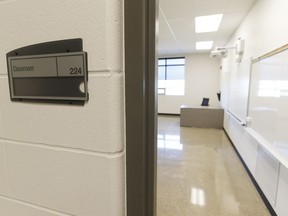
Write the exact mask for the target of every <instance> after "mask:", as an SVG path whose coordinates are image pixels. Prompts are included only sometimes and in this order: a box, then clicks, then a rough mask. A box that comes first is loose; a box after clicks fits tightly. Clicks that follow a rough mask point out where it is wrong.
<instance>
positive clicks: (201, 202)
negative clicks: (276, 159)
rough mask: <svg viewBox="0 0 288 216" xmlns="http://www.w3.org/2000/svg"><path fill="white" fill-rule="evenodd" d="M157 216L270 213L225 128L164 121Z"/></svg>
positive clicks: (176, 119)
mask: <svg viewBox="0 0 288 216" xmlns="http://www.w3.org/2000/svg"><path fill="white" fill-rule="evenodd" d="M157 186H158V189H157V192H158V195H157V216H191V215H197V216H198V215H199V216H202V215H203V216H210V215H211V216H218V215H219V216H226V215H227V216H228V215H229V216H234V215H235V216H236V215H243V216H246V215H253V216H254V215H255V216H258V215H259V216H260V215H261V216H265V215H270V214H269V212H268V211H267V209H266V207H265V205H264V204H263V201H262V200H261V198H260V196H259V194H258V192H257V191H256V189H255V188H254V186H253V184H252V182H251V180H250V179H249V177H248V175H247V173H246V171H245V170H244V168H243V166H242V164H241V163H240V161H239V159H238V157H237V156H236V154H235V152H234V150H233V148H232V146H231V144H230V142H229V140H228V138H227V137H226V135H225V133H224V132H223V131H222V130H217V129H200V128H187V127H182V128H180V126H179V117H171V116H170V117H164V116H160V117H159V123H158V185H157Z"/></svg>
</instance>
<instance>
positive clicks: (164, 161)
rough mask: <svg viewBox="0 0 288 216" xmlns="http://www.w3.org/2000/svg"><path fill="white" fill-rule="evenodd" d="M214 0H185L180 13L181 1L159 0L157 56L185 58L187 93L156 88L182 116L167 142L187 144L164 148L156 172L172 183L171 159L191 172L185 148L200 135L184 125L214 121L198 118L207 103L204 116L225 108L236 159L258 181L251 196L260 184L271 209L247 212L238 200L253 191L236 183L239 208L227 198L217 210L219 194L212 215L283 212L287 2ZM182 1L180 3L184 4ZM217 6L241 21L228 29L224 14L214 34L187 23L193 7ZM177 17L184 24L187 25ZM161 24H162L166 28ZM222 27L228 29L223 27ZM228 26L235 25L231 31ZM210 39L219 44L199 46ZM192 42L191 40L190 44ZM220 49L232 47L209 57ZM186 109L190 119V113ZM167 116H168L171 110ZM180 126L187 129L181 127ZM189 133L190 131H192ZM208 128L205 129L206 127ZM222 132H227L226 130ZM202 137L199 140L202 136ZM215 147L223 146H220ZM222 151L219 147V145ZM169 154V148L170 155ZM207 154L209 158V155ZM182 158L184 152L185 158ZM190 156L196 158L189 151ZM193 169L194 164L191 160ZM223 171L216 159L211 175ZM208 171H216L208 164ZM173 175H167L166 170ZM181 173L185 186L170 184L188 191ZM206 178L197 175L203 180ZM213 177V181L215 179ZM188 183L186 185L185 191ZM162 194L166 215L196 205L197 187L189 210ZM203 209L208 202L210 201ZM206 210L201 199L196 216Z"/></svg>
mask: <svg viewBox="0 0 288 216" xmlns="http://www.w3.org/2000/svg"><path fill="white" fill-rule="evenodd" d="M161 3H162V5H161ZM193 3H194V4H195V5H197V4H196V1H193ZM197 3H199V2H197ZM205 3H207V1H205ZM209 3H210V4H209V5H210V6H207V7H205V9H203V8H204V6H203V5H204V3H203V5H202V4H201V3H199V5H198V7H197V6H196V9H195V10H192V11H190V13H188V10H189V9H187V8H189V7H188V5H187V4H188V3H187V2H186V4H185V3H184V1H183V2H181V4H180V5H182V6H183V7H182V8H181V9H182V12H180V10H179V11H178V10H176V9H175V8H176V5H175V4H174V5H173V3H172V1H168V2H165V1H160V31H159V32H160V33H159V36H160V37H159V49H160V54H161V55H160V57H161V58H162V59H165V58H167V59H169V58H170V57H174V58H175V57H176V58H177V57H184V58H185V78H184V79H185V95H173V93H172V94H170V95H169V94H168V95H165V94H159V96H158V113H160V114H168V116H169V115H170V114H173V115H176V116H178V118H179V119H177V117H174V118H176V119H177V120H176V122H177V124H178V123H179V125H178V127H179V129H178V130H179V131H180V132H179V131H178V132H179V134H180V135H179V136H180V138H179V137H178V138H179V139H178V140H177V139H176V140H177V141H176V140H175V139H174V138H175V137H174V138H173V135H172V136H169V135H168V137H170V139H171V140H170V139H169V138H167V139H168V140H169V141H168V143H169V142H170V141H171V142H172V143H173V142H175V143H176V142H179V143H180V146H181V145H182V146H181V148H183V149H182V150H183V152H182V154H181V153H180V152H181V150H179V149H178V152H177V150H175V149H174V148H173V144H171V145H172V147H171V149H170V150H169V147H167V148H168V150H166V151H167V152H165V150H163V149H162V148H161V147H160V149H159V152H160V159H159V166H160V167H159V169H160V170H161V171H162V170H164V173H163V174H162V175H163V176H162V175H161V174H159V173H158V175H160V179H162V178H164V176H166V177H167V178H168V179H169V180H171V182H173V179H174V176H173V175H172V171H171V173H169V168H168V167H169V165H168V164H170V165H171V170H173V168H174V169H175V168H176V167H177V166H178V167H179V168H180V169H183V170H185V171H183V175H185V174H184V172H187V175H188V173H189V171H188V170H189V169H187V168H186V167H185V166H186V165H187V164H188V163H189V162H190V161H189V162H184V161H185V159H186V160H187V158H185V156H186V153H185V147H186V148H187V149H189V148H193V147H194V148H197V147H199V146H198V145H197V141H196V142H194V143H193V141H192V140H193V139H192V138H191V139H189V138H187V137H186V134H185V133H186V131H185V130H189V129H190V130H193V129H192V128H203V127H206V126H207V124H206V126H205V124H204V123H203V121H209V120H208V119H205V117H204V118H201V112H200V111H199V109H203V110H205V114H203V115H206V117H207V116H209V117H208V118H210V119H211V118H215V117H213V115H211V114H209V113H208V111H206V110H207V109H213V110H215V109H223V110H224V118H223V122H222V126H223V129H224V131H225V134H226V135H227V137H228V138H229V139H230V141H231V143H232V146H233V147H234V148H235V152H237V153H238V155H239V158H238V159H236V160H238V161H239V162H240V161H242V164H243V165H242V166H243V167H246V171H245V172H246V174H245V175H247V176H246V177H247V178H248V180H247V181H252V182H253V181H254V182H255V183H256V184H255V185H253V186H252V187H253V188H254V189H253V190H250V192H251V196H253V195H252V194H254V192H255V191H254V190H255V189H256V188H257V189H256V191H257V190H258V193H259V194H260V195H261V196H262V198H263V200H261V202H262V204H263V203H265V205H266V208H267V209H268V210H269V211H267V209H266V210H264V212H261V213H260V212H257V213H256V212H251V211H250V212H249V210H247V209H246V210H247V212H245V211H243V209H242V208H241V205H243V203H244V202H245V199H246V201H247V200H248V198H247V197H246V198H244V197H242V198H244V199H243V200H242V201H240V200H241V199H240V197H241V195H240V194H239V195H236V194H237V189H235V190H234V192H235V196H237V198H239V200H237V201H239V202H238V203H237V204H238V206H237V207H235V208H234V210H235V211H234V212H233V210H232V209H230V207H229V205H228V204H227V209H226V210H223V209H222V210H223V212H221V213H220V212H217V211H221V203H222V202H221V201H218V202H219V203H220V204H219V203H218V204H219V205H218V207H219V208H218V209H214V213H215V212H217V213H215V215H226V214H227V215H270V214H271V215H285V214H286V213H285V212H287V208H286V207H285V204H284V203H285V202H286V201H287V199H288V197H287V195H285V193H287V189H288V183H287V178H286V177H287V174H288V170H287V165H288V164H287V159H288V155H287V136H286V132H285V128H286V126H287V124H288V122H287V118H286V117H287V111H285V109H286V108H287V95H286V91H287V84H286V82H287V62H288V61H287V57H288V54H287V51H286V49H287V48H288V46H287V39H286V37H287V34H288V31H287V30H286V29H285V28H284V27H283V25H284V23H283V19H284V17H286V16H287V15H285V12H284V9H283V8H284V7H285V6H286V7H287V3H286V2H285V1H277V2H275V1H274V2H272V1H261V0H258V1H242V2H240V1H232V2H231V1H230V4H228V3H227V2H225V1H219V2H218V1H217V3H216V2H213V3H212V2H211V1H210V2H209ZM237 3H238V5H237ZM177 4H178V3H177ZM191 4H192V3H191ZM233 4H234V5H235V6H236V8H237V10H236V11H233V9H232V8H233V7H232V5H233ZM206 5H208V4H206ZM178 8H180V6H179V7H178ZM197 9H198V10H197ZM205 10H206V11H205ZM197 13H198V14H197ZM219 13H223V14H224V15H223V17H224V18H225V16H226V17H229V18H231V20H230V21H231V22H233V21H234V22H236V20H238V21H239V23H237V24H236V25H235V26H234V29H233V30H231V29H229V28H232V24H231V25H228V26H229V27H227V26H226V25H227V20H224V19H223V20H222V22H223V23H221V24H220V27H219V29H218V31H219V32H217V33H215V32H213V33H212V34H211V33H210V35H209V33H198V34H197V33H195V26H192V27H191V26H189V27H187V23H192V21H191V20H192V18H193V14H196V15H194V16H201V15H203V16H204V15H212V14H219ZM226 13H227V14H226ZM240 15H242V18H240V17H241V16H240ZM190 16H191V17H190ZM238 16H239V17H238ZM161 19H162V21H161ZM180 23H182V24H183V23H185V27H184V26H182V25H181V24H180ZM161 24H162V28H163V29H161ZM222 24H223V25H222ZM183 25H184V24H183ZM193 25H194V24H193ZM195 25H196V24H195ZM225 27H226V28H227V29H225ZM229 30H231V33H230V32H229ZM185 32H186V33H187V35H189V36H190V37H191V38H193V39H192V40H191V39H190V40H188V36H187V37H184V36H183V35H184V33H185ZM227 32H229V33H230V34H231V35H230V36H229V37H227V38H225V33H227ZM192 35H193V36H192ZM219 38H222V39H223V44H221V42H220V41H218V39H219ZM161 39H162V40H163V42H162V41H161ZM209 40H215V41H213V43H214V44H213V45H212V47H210V48H207V49H206V50H205V49H204V50H197V47H196V46H197V45H196V43H197V42H199V41H200V42H203V41H209ZM188 41H189V42H191V43H190V44H188ZM224 41H225V42H224ZM239 41H242V42H243V44H244V45H243V52H241V53H239V52H238V50H237V47H238V46H239ZM242 42H241V43H242ZM195 45H196V46H195ZM240 46H241V45H240ZM188 47H189V48H188ZM219 48H220V49H222V48H226V51H227V53H226V54H224V56H220V55H221V54H219V56H216V57H215V56H214V57H212V55H213V52H214V54H215V53H216V52H217V51H218V50H220V49H219ZM188 49H190V53H189V54H185V53H186V52H187V50H188ZM181 53H182V54H181ZM217 54H218V53H217ZM161 58H160V59H161ZM159 65H160V66H159V67H161V63H160V64H159ZM161 70H162V69H160V71H161ZM160 86H161V84H160ZM168 87H169V86H168ZM217 93H221V100H220V101H219V100H218V97H217ZM176 94H177V93H176ZM203 98H209V99H210V102H209V107H208V108H206V107H203V106H202V107H201V102H202V99H203ZM184 108H185V109H186V110H187V109H188V108H190V109H191V112H190V113H189V114H187V111H186V110H185V109H184ZM192 110H194V111H192ZM184 111H185V112H184ZM193 112H195V113H193ZM209 112H210V111H209ZM189 115H190V119H188V118H189ZM218 115H219V114H218ZM164 116H165V115H164ZM161 118H164V119H161ZM167 118H168V119H169V117H167ZM199 119H200V120H199ZM159 121H160V122H161V121H164V122H166V121H168V122H169V120H167V119H165V117H162V116H161V115H160V120H159ZM195 122H196V123H195ZM199 122H200V123H199ZM177 124H174V126H175V127H176V125H177ZM193 124H194V125H193ZM168 125H169V124H168ZM168 125H167V128H166V129H167V130H169V129H172V127H170V128H169V126H168ZM195 125H196V126H195ZM191 126H192V127H191ZM214 126H215V125H214ZM211 127H212V126H211ZM159 128H160V129H159V131H161V130H162V129H161V128H162V123H159ZM172 130H173V129H172ZM183 130H184V131H185V132H183ZM191 133H193V132H192V131H191ZM203 133H204V132H203ZM206 133H207V136H208V134H209V130H208V131H207V132H206ZM172 134H173V133H172ZM175 134H177V133H175ZM175 134H174V135H175ZM225 134H224V135H223V136H226V135H225ZM182 136H183V137H182ZM202 136H203V139H208V138H207V137H205V135H203V134H202ZM162 137H163V136H161V133H160V140H161V139H162ZM164 137H165V136H164ZM176 137H177V135H176ZM158 139H159V137H158ZM173 140H174V141H173ZM180 140H181V141H180ZM182 140H183V141H182ZM188 140H189V141H191V144H192V145H187V144H186V143H187V142H188ZM162 142H163V141H162V140H161V141H160V143H162ZM164 142H165V141H164ZM198 142H199V143H200V141H199V140H198ZM158 143H159V141H158ZM207 143H209V141H207ZM216 143H217V142H215V144H216ZM193 144H194V145H193ZM168 145H169V144H168ZM195 145H196V146H197V147H196V146H195ZM180 146H178V147H180ZM199 148H200V147H199ZM215 148H218V147H216V146H215ZM176 149H177V148H176ZM226 150H227V151H228V152H229V151H230V150H229V149H226ZM199 151H200V150H199ZM218 151H221V150H218ZM218 151H217V150H216V152H218ZM187 152H189V150H187ZM228 152H227V154H230V153H232V151H231V152H230V153H228ZM166 153H167V155H166V158H165V154H166ZM201 153H202V151H201ZM209 153H210V152H209V151H207V155H208V154H209ZM218 153H219V152H218ZM222 153H223V152H222ZM191 154H192V153H191ZM233 154H234V153H233ZM207 155H206V157H208V156H207ZM178 157H180V159H179V158H178ZM203 157H205V156H203ZM231 157H232V156H231ZM184 158H185V159H184ZM195 158H197V156H195ZM190 159H191V160H193V159H192V158H190ZM190 159H188V160H190ZM209 159H210V158H209ZM182 160H183V161H182ZM195 160H196V159H195ZM207 160H208V159H207ZM223 160H224V159H223ZM224 161H225V160H224ZM181 162H182V163H181ZM226 162H227V161H226ZM197 164H198V168H199V172H201V171H200V170H201V168H202V167H201V165H199V163H197ZM187 166H188V165H187ZM195 166H196V165H195ZM207 166H208V165H207ZM225 166H226V165H223V167H225ZM223 167H222V168H223ZM203 169H204V168H203ZM207 169H208V168H207ZM223 169H224V168H223ZM235 169H236V166H235ZM191 170H194V169H193V168H192V166H191ZM227 170H228V171H227V172H229V168H228V169H227ZM218 171H219V170H217V166H216V165H215V170H213V172H212V173H213V174H214V176H213V177H215V176H218V175H221V174H219V173H218ZM207 172H211V171H210V170H209V171H207ZM214 172H215V173H214ZM240 172H241V171H240V170H239V173H240ZM169 174H170V178H169V177H168V176H169ZM177 174H178V175H179V176H181V174H180V173H179V172H177ZM248 174H249V175H250V177H249V175H248ZM175 175H176V174H175ZM191 175H193V171H191ZM231 175H232V174H231ZM239 175H240V174H239ZM182 177H183V176H181V177H179V178H180V179H181V180H179V182H180V183H179V184H180V186H178V185H177V186H176V183H175V182H174V184H175V188H174V187H173V189H171V190H172V191H174V190H175V191H176V190H177V189H179V188H180V189H179V190H181V189H182V190H183V192H182V193H184V194H186V195H187V194H188V192H187V190H188V189H187V188H189V186H187V185H186V186H187V188H186V189H184V186H183V185H185V184H186V183H187V182H186V181H185V180H184V178H185V177H183V179H182ZM213 177H212V178H213ZM239 178H240V177H239ZM196 179H197V178H196ZM249 179H250V180H249ZM285 179H286V180H285ZM230 180H231V182H232V184H233V183H235V182H233V177H232V176H231V179H230ZM203 181H204V180H203ZM245 181H246V180H245ZM217 182H218V181H216V183H217ZM201 183H203V182H201ZM201 183H199V182H198V184H200V185H201ZM214 183H215V182H213V183H211V184H214ZM172 184H173V183H172ZM158 185H160V186H159V187H160V189H159V190H160V194H161V191H162V193H163V194H167V193H168V192H167V191H165V190H164V189H163V187H167V185H165V186H163V185H162V184H161V183H160V182H159V183H158ZM188 185H189V184H188ZM196 185H197V183H196ZM194 186H195V185H194ZM194 186H191V185H190V189H191V188H195V187H194ZM181 187H183V188H181ZM200 188H201V187H200ZM215 188H217V186H215ZM215 188H214V189H211V190H203V188H202V189H201V190H202V191H201V193H202V194H205V193H207V194H208V195H207V196H208V197H209V196H215V194H213V195H211V194H210V193H213V192H214V191H215V190H216V189H215ZM238 189H239V188H238ZM184 190H186V191H185V192H184ZM284 191H285V192H284ZM195 193H196V192H195ZM199 193H200V192H199ZM248 193H249V192H248ZM187 196H188V195H187ZM161 197H162V198H163V200H159V199H158V202H159V203H160V206H161V210H162V211H165V210H164V209H165V207H166V211H167V212H165V213H163V214H161V213H160V215H165V214H167V215H169V211H170V212H173V213H172V214H171V213H170V215H173V214H174V215H189V213H188V212H189V210H187V209H189V207H191V208H193V205H189V204H191V202H192V201H191V200H192V198H191V197H193V193H192V192H190V196H188V197H190V198H191V200H190V203H189V204H188V205H187V207H186V210H187V212H185V210H184V209H185V208H184V204H183V206H182V205H181V207H179V209H177V207H176V206H175V205H173V201H172V200H174V201H175V200H177V199H180V197H178V196H171V200H169V198H167V197H165V196H164V195H163V196H161ZM202 198H203V197H202ZM250 198H251V197H250ZM207 199H209V198H207ZM231 199H232V198H231ZM187 200H188V199H186V201H183V203H185V202H188V201H187ZM219 200H221V198H219ZM256 200H257V199H255V202H256ZM285 200H286V201H285ZM257 202H258V201H257ZM211 203H213V202H212V201H211V202H210V207H211V206H213V205H212V204H211ZM165 205H166V206H165ZM171 206H173V207H175V208H174V210H172V209H173V207H171ZM182 207H183V208H182ZM206 208H207V209H209V203H208V204H207V206H206ZM211 208H213V207H211ZM204 209H205V206H204V207H203V206H201V207H199V205H198V208H197V207H195V209H194V213H195V214H197V215H213V213H211V212H209V210H208V212H205V213H203V212H202V214H201V211H204ZM261 209H262V208H261V207H259V211H261ZM264 209H265V208H264ZM285 209H286V210H285ZM177 210H178V211H179V212H181V211H182V212H181V213H179V212H178V214H177V213H175V212H177ZM190 210H191V209H190ZM229 210H230V211H231V212H230V213H227V212H225V211H229ZM254 210H255V209H254ZM265 211H266V212H265ZM191 212H193V210H191ZM212 212H213V211H212Z"/></svg>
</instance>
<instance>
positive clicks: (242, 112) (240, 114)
mask: <svg viewBox="0 0 288 216" xmlns="http://www.w3.org/2000/svg"><path fill="white" fill-rule="evenodd" d="M251 64H252V59H251V58H249V59H246V60H243V61H242V62H241V63H240V64H238V65H235V66H234V67H233V70H232V71H231V75H230V89H229V108H228V110H229V112H230V113H231V114H233V115H234V116H235V117H236V118H237V119H238V120H239V121H240V122H241V123H243V124H245V123H246V117H247V114H248V101H249V84H250V73H251Z"/></svg>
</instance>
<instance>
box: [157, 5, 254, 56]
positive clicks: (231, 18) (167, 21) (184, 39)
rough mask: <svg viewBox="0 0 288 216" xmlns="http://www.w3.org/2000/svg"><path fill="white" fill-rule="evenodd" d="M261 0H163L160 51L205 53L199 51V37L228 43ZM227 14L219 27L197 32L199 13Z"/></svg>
mask: <svg viewBox="0 0 288 216" xmlns="http://www.w3.org/2000/svg"><path fill="white" fill-rule="evenodd" d="M256 1H257V0H160V7H159V45H158V52H159V55H162V56H164V55H181V54H190V53H205V52H210V51H211V50H204V51H203V50H201V51H199V50H198V51H197V50H196V49H195V47H196V45H195V43H196V41H211V40H212V41H214V43H213V47H212V49H213V48H214V47H216V46H225V45H226V43H227V42H228V41H229V39H230V37H231V36H232V35H233V33H234V32H235V30H236V29H237V27H238V26H239V24H240V23H241V21H242V20H243V19H244V17H245V16H246V14H247V13H248V12H249V10H250V8H251V7H252V6H253V5H254V3H255V2H256ZM212 14H224V15H223V19H222V22H221V24H220V27H219V30H218V31H217V32H210V33H197V34H196V33H195V21H194V18H195V17H196V16H206V15H212Z"/></svg>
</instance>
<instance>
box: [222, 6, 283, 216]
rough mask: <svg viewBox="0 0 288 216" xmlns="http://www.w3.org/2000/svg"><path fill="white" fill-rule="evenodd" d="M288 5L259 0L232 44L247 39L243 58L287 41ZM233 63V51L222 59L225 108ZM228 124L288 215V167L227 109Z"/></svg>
mask: <svg viewBox="0 0 288 216" xmlns="http://www.w3.org/2000/svg"><path fill="white" fill-rule="evenodd" d="M287 8H288V1H287V0H258V1H257V2H256V4H255V5H254V7H253V8H252V9H251V11H250V13H249V14H248V15H247V17H246V18H245V19H244V21H243V22H242V24H241V25H240V26H239V28H238V29H237V31H236V32H235V34H234V35H233V36H232V38H231V40H230V42H229V43H228V45H234V44H235V41H236V39H237V38H239V37H241V38H243V39H245V51H244V56H243V59H247V58H249V57H253V58H257V57H259V56H261V55H263V54H265V53H267V52H270V51H272V50H274V49H276V48H279V47H281V46H283V45H285V44H287V43H288V28H286V24H285V20H287V19H288V13H287ZM233 64H235V63H234V56H233V54H232V53H231V52H230V56H229V57H228V58H226V59H224V60H223V61H222V66H223V70H222V73H221V91H222V96H223V97H224V98H223V100H222V102H223V107H225V108H228V105H229V77H230V75H229V74H230V72H231V71H232V67H233ZM252 73H253V71H252ZM224 128H225V130H226V131H227V133H228V134H229V136H230V138H231V139H232V141H233V143H234V144H235V146H236V148H237V149H238V151H239V152H240V154H241V156H242V158H243V159H244V161H245V163H246V164H247V166H248V168H249V169H250V171H251V173H252V174H253V175H254V177H255V178H256V180H257V182H258V184H259V185H260V187H261V189H262V190H263V192H264V193H265V195H266V196H267V198H268V200H269V201H270V204H271V205H272V206H273V208H274V209H275V210H276V213H277V214H278V215H279V216H282V215H283V216H284V215H286V214H287V211H288V207H287V205H283V203H287V199H288V197H287V194H288V189H287V188H288V181H287V178H286V176H287V167H284V166H283V165H282V164H281V163H279V161H278V160H276V158H275V157H274V156H273V155H271V154H270V153H266V150H265V151H264V150H263V147H262V145H261V143H260V142H259V141H258V140H257V139H255V138H253V136H251V135H250V133H248V130H246V129H245V128H244V127H243V126H241V125H240V124H239V122H238V123H237V120H235V119H234V118H233V117H232V116H230V115H229V114H228V113H225V121H224ZM263 152H265V154H263ZM267 152H268V151H267ZM267 164H269V166H268V165H267ZM279 166H280V167H281V172H279ZM278 177H279V179H278ZM285 178H286V181H284V179H285ZM278 180H280V181H278ZM278 185H280V186H278ZM271 191H273V193H271ZM276 192H277V193H276ZM276 194H277V195H276Z"/></svg>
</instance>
